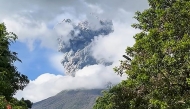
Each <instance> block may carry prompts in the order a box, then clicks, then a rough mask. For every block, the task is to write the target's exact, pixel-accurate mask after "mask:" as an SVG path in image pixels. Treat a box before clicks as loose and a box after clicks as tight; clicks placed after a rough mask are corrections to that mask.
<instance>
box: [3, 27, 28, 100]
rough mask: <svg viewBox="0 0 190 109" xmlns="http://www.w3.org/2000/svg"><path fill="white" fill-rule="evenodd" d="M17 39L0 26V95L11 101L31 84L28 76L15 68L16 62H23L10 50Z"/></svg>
mask: <svg viewBox="0 0 190 109" xmlns="http://www.w3.org/2000/svg"><path fill="white" fill-rule="evenodd" d="M16 39H17V36H16V35H15V34H14V33H12V32H7V30H6V27H5V25H4V24H0V89H1V90H0V95H3V96H5V97H6V99H7V100H10V99H11V97H12V96H13V95H14V94H15V93H16V91H17V90H23V88H24V87H25V86H26V85H27V84H28V83H29V80H28V78H27V76H25V75H23V74H21V73H19V72H18V71H17V68H16V67H15V66H14V62H15V61H21V60H20V59H18V57H17V53H16V52H12V51H10V50H9V46H10V44H11V43H13V42H14V41H15V40H16Z"/></svg>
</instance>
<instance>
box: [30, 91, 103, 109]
mask: <svg viewBox="0 0 190 109" xmlns="http://www.w3.org/2000/svg"><path fill="white" fill-rule="evenodd" d="M101 91H102V89H90V90H68V91H62V92H60V93H58V94H57V95H55V96H52V97H50V98H47V99H45V100H42V101H39V102H37V103H34V104H33V106H32V109H92V107H93V105H94V103H95V100H96V98H97V97H98V96H100V95H101Z"/></svg>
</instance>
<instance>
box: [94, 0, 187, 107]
mask: <svg viewBox="0 0 190 109" xmlns="http://www.w3.org/2000/svg"><path fill="white" fill-rule="evenodd" d="M149 5H150V8H149V9H147V10H145V11H143V12H136V16H135V17H134V18H135V19H137V20H138V22H139V23H137V24H133V25H132V26H133V27H134V28H137V29H140V30H141V32H140V33H138V34H136V35H135V36H134V39H135V40H136V42H135V44H134V45H133V47H128V48H127V49H126V55H128V56H129V57H131V58H132V61H129V60H126V61H121V65H120V66H119V67H116V68H115V71H116V72H118V73H119V74H121V75H122V74H123V73H126V74H127V75H128V78H127V80H125V81H123V82H122V83H120V84H119V85H116V86H114V87H113V88H112V89H110V90H109V91H107V92H105V93H104V96H102V97H100V98H98V99H97V101H96V105H95V106H94V109H106V108H109V109H186V108H189V107H190V24H189V22H190V1H188V0H149ZM124 90H125V91H124ZM123 97H124V98H123ZM109 106H111V107H109Z"/></svg>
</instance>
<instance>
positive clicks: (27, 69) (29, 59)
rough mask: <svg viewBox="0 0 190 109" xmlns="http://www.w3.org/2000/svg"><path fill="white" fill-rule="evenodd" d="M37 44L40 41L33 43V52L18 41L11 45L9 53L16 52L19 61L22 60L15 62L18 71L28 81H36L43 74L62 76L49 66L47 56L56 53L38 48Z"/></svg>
mask: <svg viewBox="0 0 190 109" xmlns="http://www.w3.org/2000/svg"><path fill="white" fill-rule="evenodd" d="M39 43H40V41H36V42H35V44H34V45H35V49H34V50H33V51H30V50H29V49H28V47H27V45H26V44H25V43H22V42H19V41H16V42H15V43H13V44H11V46H10V49H11V51H15V52H17V53H18V57H19V59H21V60H22V62H19V61H17V62H15V66H17V68H18V71H19V72H21V73H22V74H25V75H27V76H28V78H29V79H30V80H34V79H36V78H37V77H38V76H40V75H41V74H43V73H49V72H51V73H54V74H63V72H60V71H57V69H56V68H54V67H53V66H51V64H50V61H49V60H48V57H49V54H52V53H54V52H55V53H56V52H58V51H56V50H52V49H47V48H42V47H39V46H40V44H39ZM60 62H61V60H60Z"/></svg>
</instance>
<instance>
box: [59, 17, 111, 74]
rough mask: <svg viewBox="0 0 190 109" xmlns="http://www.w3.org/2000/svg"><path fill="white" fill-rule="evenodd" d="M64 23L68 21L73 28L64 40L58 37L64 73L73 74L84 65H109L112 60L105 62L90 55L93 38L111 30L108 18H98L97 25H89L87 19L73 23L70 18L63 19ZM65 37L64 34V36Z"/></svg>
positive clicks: (106, 33)
mask: <svg viewBox="0 0 190 109" xmlns="http://www.w3.org/2000/svg"><path fill="white" fill-rule="evenodd" d="M63 21H64V23H70V24H71V25H72V26H73V29H72V30H71V31H70V32H69V34H68V35H67V37H68V38H69V40H67V41H65V40H64V38H63V37H60V38H59V39H58V42H59V45H60V46H59V51H60V52H62V53H64V57H63V60H62V62H61V63H62V64H63V66H64V68H65V72H64V73H65V74H67V75H71V76H75V72H76V71H77V70H79V69H82V68H84V67H85V66H89V65H95V64H103V65H106V66H107V65H111V64H112V62H106V61H105V60H104V59H98V60H97V59H95V58H94V57H93V56H92V54H91V53H92V51H91V47H92V45H93V40H94V38H95V37H98V36H106V35H108V34H110V33H112V32H113V23H112V21H110V20H99V22H98V24H97V25H91V24H90V23H89V22H88V21H84V22H81V23H79V24H77V25H75V24H73V23H72V21H71V20H70V19H66V20H63ZM64 37H65V36H64Z"/></svg>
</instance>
